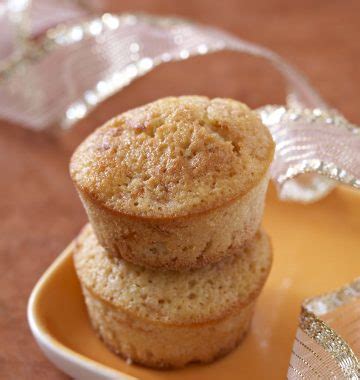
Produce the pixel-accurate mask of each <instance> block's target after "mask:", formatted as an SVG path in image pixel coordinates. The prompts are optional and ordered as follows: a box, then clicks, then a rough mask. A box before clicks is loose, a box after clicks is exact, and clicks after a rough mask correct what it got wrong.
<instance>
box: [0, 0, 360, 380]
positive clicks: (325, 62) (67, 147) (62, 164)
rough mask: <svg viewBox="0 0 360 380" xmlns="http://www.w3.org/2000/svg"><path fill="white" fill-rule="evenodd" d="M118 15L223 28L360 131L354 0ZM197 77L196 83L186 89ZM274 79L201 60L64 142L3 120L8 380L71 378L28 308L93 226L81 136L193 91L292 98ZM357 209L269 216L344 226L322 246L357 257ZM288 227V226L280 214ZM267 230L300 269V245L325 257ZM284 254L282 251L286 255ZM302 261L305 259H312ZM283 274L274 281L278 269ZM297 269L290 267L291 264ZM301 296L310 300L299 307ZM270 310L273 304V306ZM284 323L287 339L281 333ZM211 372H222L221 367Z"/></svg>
mask: <svg viewBox="0 0 360 380" xmlns="http://www.w3.org/2000/svg"><path fill="white" fill-rule="evenodd" d="M114 4H115V2H114ZM117 4H118V3H117ZM112 10H121V11H123V10H144V11H149V12H154V13H161V14H171V13H173V14H174V13H177V14H179V15H180V16H184V17H192V18H194V19H197V20H199V21H201V22H203V23H210V24H213V25H217V26H220V27H223V28H225V29H226V30H229V31H231V32H234V33H236V34H237V35H239V36H243V37H245V38H248V39H250V40H252V41H254V42H258V43H262V44H264V45H267V46H269V47H271V48H273V49H274V50H275V51H277V52H278V53H280V54H281V55H283V56H284V57H285V58H287V59H288V60H289V61H290V62H291V63H293V64H295V65H296V66H297V67H298V68H300V69H301V70H302V71H303V72H304V73H305V74H306V75H307V76H308V77H309V78H310V80H311V82H312V83H313V84H314V85H315V87H316V88H317V89H318V90H319V91H320V93H321V94H323V95H324V98H325V99H326V100H327V101H328V102H329V103H330V104H332V105H334V106H335V107H336V108H338V109H339V110H341V111H342V112H343V113H344V114H345V116H347V117H348V118H349V119H350V120H352V121H353V122H356V123H358V124H359V123H360V109H359V107H358V101H359V96H360V93H359V88H358V87H357V86H356V85H355V84H356V83H359V81H360V72H359V70H357V62H358V61H359V57H360V51H359V47H358V38H357V37H358V36H359V33H360V32H359V25H358V14H359V11H360V4H359V2H358V1H356V0H355V1H347V2H346V5H344V2H342V1H336V0H334V1H328V2H317V3H316V2H313V1H310V0H307V1H302V2H298V3H292V4H291V5H290V4H289V2H288V1H280V0H271V1H266V2H265V1H257V2H250V3H249V2H247V1H229V2H226V6H221V7H219V6H218V2H209V1H193V2H183V3H177V4H176V7H175V5H174V4H173V3H170V2H167V1H153V2H148V1H140V0H139V1H131V2H129V1H123V2H122V3H121V6H119V5H116V4H115V5H114V6H113V7H112ZM259 25H261V28H259ZM319 31H321V32H319ZM205 62H206V64H205ZM204 64H205V66H204ZM189 76H190V77H191V81H188V78H189ZM276 78H277V76H276V74H275V73H274V72H273V71H271V70H270V69H269V68H264V69H263V66H262V65H260V63H259V62H255V61H254V60H253V59H250V58H248V57H244V59H240V60H239V56H238V55H235V54H234V55H232V54H226V55H217V56H213V57H209V58H196V59H194V60H192V61H188V62H182V63H178V64H174V65H168V66H164V67H161V68H159V69H158V70H156V71H154V73H153V74H151V75H150V76H149V77H146V78H143V79H141V80H139V81H137V82H136V83H134V85H133V86H132V87H130V88H128V89H126V90H125V91H124V92H123V93H122V94H120V95H119V96H116V97H115V98H113V99H110V100H109V101H108V102H106V103H105V104H104V105H103V106H102V107H101V108H100V109H99V110H98V111H96V112H95V113H93V114H92V115H91V116H90V117H89V118H88V119H87V120H86V122H84V123H82V126H81V127H80V128H78V129H77V130H76V131H74V132H71V134H70V135H69V136H68V137H62V138H60V139H54V138H52V137H49V136H47V135H38V134H34V133H31V132H29V131H24V130H22V129H20V128H18V127H16V126H12V125H11V126H10V125H9V124H5V123H2V125H1V129H0V145H1V149H0V152H1V153H0V154H1V156H0V167H1V172H2V177H1V185H0V192H1V201H0V208H1V215H2V218H1V221H0V229H1V234H0V252H1V255H0V261H1V262H0V265H1V269H2V273H3V276H2V277H1V279H0V284H1V289H2V291H1V294H0V300H1V301H0V305H1V306H0V307H1V314H0V340H1V342H2V344H3V345H4V346H6V348H7V349H6V350H3V351H2V352H1V353H0V358H1V359H0V361H1V366H0V368H1V370H0V371H1V376H2V377H4V378H6V379H24V378H27V377H29V374H31V375H32V376H33V377H36V378H37V379H65V378H66V376H64V375H62V374H61V373H60V372H59V371H58V370H57V369H56V368H54V367H53V366H52V365H51V364H50V363H49V362H48V361H47V359H46V358H45V357H44V356H43V355H42V353H41V352H40V351H39V350H38V348H37V347H36V344H35V342H34V341H33V339H32V337H31V335H30V332H29V330H28V327H27V323H26V319H25V306H26V301H27V298H28V295H29V293H30V290H31V288H32V287H33V285H34V284H35V282H36V280H37V278H38V277H39V276H40V275H41V273H42V272H43V271H44V270H45V269H46V267H47V266H48V265H49V264H50V263H51V262H52V261H53V259H54V258H55V257H56V256H57V255H58V253H59V252H60V251H61V250H62V249H63V248H64V247H65V246H66V245H67V244H68V242H69V241H70V240H71V239H72V238H73V237H74V236H75V234H76V233H77V232H78V231H79V229H80V228H81V226H82V225H83V224H84V223H85V220H86V218H85V213H84V212H83V211H82V206H81V204H80V202H79V200H78V197H77V195H76V193H75V191H74V190H73V187H72V185H71V181H70V179H69V178H68V174H67V166H68V161H69V158H70V154H71V152H72V150H73V148H74V147H75V146H76V145H77V144H78V143H79V142H80V141H81V140H82V138H84V136H85V135H86V134H88V133H89V132H90V131H91V130H92V129H93V128H95V127H97V126H98V125H100V124H101V123H103V122H105V121H106V120H107V119H109V118H110V117H112V116H113V115H114V114H115V113H118V112H120V111H124V110H126V109H129V108H131V107H135V106H137V105H139V104H143V103H146V102H148V101H151V100H154V99H156V98H158V97H161V96H167V95H181V94H184V93H188V94H189V93H202V94H206V95H208V96H211V97H214V96H227V97H232V98H235V99H242V100H243V101H245V102H246V103H248V104H249V105H250V106H252V107H255V106H260V105H263V104H267V103H280V102H281V100H282V94H283V93H282V90H281V86H280V83H279V81H278V80H277V79H276ZM160 84H161V85H160ZM85 129H86V131H85ZM347 207H348V208H349V210H348V211H349V212H350V211H351V210H352V209H353V205H351V204H350V203H348V202H347V201H346V199H345V198H344V196H343V194H342V193H337V192H335V193H334V194H333V195H331V196H330V197H329V198H328V199H327V200H324V201H322V202H321V203H320V204H317V205H314V206H312V207H311V209H310V208H302V207H301V206H295V205H293V206H290V205H286V204H283V205H280V204H278V203H276V206H275V205H274V206H273V207H271V208H270V209H269V210H268V211H269V214H268V215H270V212H272V211H274V212H275V211H276V212H277V211H278V212H281V213H282V215H285V214H286V212H287V211H288V212H290V210H291V212H296V213H300V215H302V217H303V218H304V219H305V217H306V216H308V217H309V218H313V220H315V221H319V223H318V227H319V228H320V229H321V232H322V233H326V231H325V226H326V228H328V229H329V230H332V231H335V228H336V231H337V233H335V232H334V233H333V234H332V235H331V236H329V238H328V243H325V242H323V243H322V245H321V248H320V249H322V250H324V249H328V250H331V249H335V248H336V247H337V248H338V249H339V251H341V252H344V249H345V251H347V252H348V250H349V249H350V248H351V247H350V246H349V245H347V243H346V242H341V240H340V237H339V234H340V235H341V234H342V233H345V230H349V228H350V227H351V226H352V228H351V230H352V231H354V233H355V232H357V231H358V230H359V223H358V219H355V218H354V219H353V221H352V222H351V220H352V219H349V217H348V213H347V212H346V213H345V211H346V210H347ZM328 208H332V209H333V210H334V212H337V213H339V215H340V216H341V218H342V222H341V225H340V224H337V221H336V218H332V216H331V215H332V214H327V213H326V214H325V216H326V219H325V220H324V222H325V224H324V227H322V224H321V223H320V220H319V215H320V213H321V212H322V211H324V210H325V209H328ZM302 210H303V211H302ZM304 214H305V215H304ZM279 218H280V219H279V220H278V222H279V223H280V222H281V217H280V216H279ZM265 223H266V225H268V229H269V232H270V234H271V235H272V236H274V237H275V250H276V252H277V253H284V255H282V258H284V259H285V260H290V259H287V258H286V257H287V255H286V254H288V253H289V252H291V247H292V246H293V244H294V241H299V239H301V240H302V243H301V244H302V245H301V248H298V249H299V250H300V252H299V253H298V257H297V258H298V259H300V257H302V258H303V259H304V260H306V257H307V260H308V261H309V263H310V262H312V261H313V257H314V256H316V249H318V248H319V247H318V246H317V247H316V246H314V241H315V240H316V236H317V234H318V233H319V232H318V231H317V232H316V233H315V231H314V232H313V233H312V232H311V230H307V229H305V230H304V229H302V230H298V229H297V230H296V231H295V230H294V229H292V228H291V227H290V226H288V225H287V228H286V229H285V232H286V233H287V238H286V239H287V240H286V241H288V239H291V240H292V241H291V244H290V242H289V244H287V243H286V241H285V242H284V241H283V240H281V239H280V235H279V236H277V235H276V234H275V235H274V232H275V231H274V230H273V229H272V226H273V222H272V221H271V220H269V219H268V220H266V221H265ZM331 227H333V229H331ZM304 228H305V227H304ZM339 228H340V230H339ZM342 228H343V229H342ZM309 234H310V235H309ZM344 244H345V246H344ZM334 247H335V248H334ZM279 249H280V250H281V249H282V250H283V252H279ZM304 252H305V253H307V255H305V258H304ZM293 253H297V251H296V252H293ZM291 260H292V259H291ZM333 260H334V258H333V257H332V258H331V260H329V263H328V264H326V265H325V267H323V276H324V277H326V276H328V275H329V276H331V275H334V268H333V266H332V263H333V262H334V261H333ZM286 262H287V261H286ZM275 263H276V258H275ZM341 265H344V266H345V265H346V266H347V269H346V271H347V273H348V275H347V276H345V275H343V276H342V277H341V278H338V279H337V280H336V284H335V283H334V285H335V286H338V285H341V284H342V283H345V282H346V281H348V280H349V279H351V277H352V276H355V275H356V274H358V270H357V268H355V267H351V268H349V264H348V263H347V262H345V261H344V263H343V264H341ZM275 269H276V271H275V273H276V272H277V267H276V268H275ZM287 269H289V270H291V268H290V267H288V268H287ZM343 270H344V271H345V268H343ZM314 271H315V268H314ZM275 273H274V274H275ZM314 275H315V272H314ZM317 278H318V277H317ZM298 281H299V283H300V282H301V279H300V278H298ZM319 281H320V280H319ZM314 286H315V285H314V283H312V287H311V289H310V288H309V289H308V288H306V291H305V293H306V294H305V293H304V295H305V296H310V295H312V294H314ZM332 287H333V286H332V285H330V284H321V283H317V288H316V291H317V292H322V291H325V290H328V289H331V288H332ZM301 297H302V294H301V295H300V299H301ZM277 299H278V298H277ZM300 299H298V301H299V303H298V304H294V305H293V309H292V310H293V312H292V313H291V315H290V316H289V317H291V318H292V321H291V322H289V323H288V325H287V327H288V330H289V333H288V334H287V335H286V337H283V339H282V342H284V343H283V344H284V345H287V346H288V351H287V352H285V354H283V355H282V354H280V353H279V355H276V356H275V357H274V358H272V359H271V360H272V361H271V362H269V363H268V364H269V366H267V367H266V368H267V372H266V374H267V376H269V378H274V379H278V378H279V375H278V373H277V374H275V368H272V366H271V364H273V360H274V359H276V360H277V362H276V363H277V365H279V366H281V367H282V369H283V376H282V377H285V375H286V371H287V366H288V358H289V357H290V351H291V346H292V342H293V336H294V333H295V328H296V324H297V315H298V311H299V309H298V308H299V305H300ZM270 306H271V307H272V306H273V305H272V304H271V305H270V304H269V307H270ZM259 311H261V310H259ZM282 313H285V309H281V310H280V311H279V314H278V315H277V316H276V317H275V316H274V318H275V319H276V320H277V318H279V319H278V321H279V323H280V322H281V327H283V326H284V323H286V322H285V320H284V315H283V314H282ZM259 318H260V316H259ZM276 326H277V328H278V330H279V329H280V324H278V325H276ZM275 334H278V333H277V332H275ZM276 336H277V335H276ZM253 352H254V355H255V354H256V353H257V352H258V349H255V348H253ZM269 368H270V372H269ZM209 370H210V371H212V369H211V368H209ZM263 376H264V373H262V372H261V368H260V367H258V368H257V372H256V373H255V374H254V378H259V379H261V378H263Z"/></svg>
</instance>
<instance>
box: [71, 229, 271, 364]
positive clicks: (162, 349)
mask: <svg viewBox="0 0 360 380" xmlns="http://www.w3.org/2000/svg"><path fill="white" fill-rule="evenodd" d="M74 253H75V254H74V261H75V267H76V271H77V274H78V276H79V279H80V282H81V285H82V289H83V293H84V295H85V300H86V304H87V307H88V312H89V315H90V319H91V321H92V324H93V326H94V328H95V329H96V331H97V332H98V334H99V335H100V337H101V338H102V339H103V340H104V341H105V343H106V344H107V345H108V346H109V347H110V348H111V349H112V350H113V351H115V352H117V353H119V354H120V355H122V356H124V357H126V358H129V359H131V360H133V361H136V362H139V363H142V364H145V365H148V366H153V367H180V366H183V365H185V364H187V363H190V362H193V361H197V362H209V361H212V360H214V359H215V358H217V357H219V356H222V355H224V354H225V353H227V352H229V351H230V350H231V349H233V348H234V347H236V345H237V344H238V343H239V342H240V341H241V339H242V337H243V336H244V334H245V332H246V331H247V329H248V326H249V323H250V320H251V315H252V311H253V306H254V303H255V301H256V298H257V296H258V293H259V292H260V290H261V288H262V286H263V285H264V283H265V281H266V278H267V276H268V273H269V270H270V267H271V257H272V253H271V246H270V242H269V239H268V238H267V236H266V235H265V234H264V233H263V232H259V233H257V234H256V236H255V238H254V239H253V241H251V242H249V243H248V244H247V246H246V247H244V248H243V249H242V250H239V252H237V254H234V255H233V256H231V257H228V258H226V259H224V260H223V261H221V262H220V263H217V264H214V265H210V266H208V267H206V268H202V269H198V270H192V271H187V272H171V271H170V272H159V271H153V270H151V269H147V268H143V267H139V266H136V265H133V264H131V263H128V262H125V261H123V260H121V259H118V258H116V257H112V256H110V255H108V254H107V253H106V252H105V251H104V249H103V248H102V247H101V246H100V245H99V244H98V243H97V241H96V237H95V235H94V234H93V232H92V231H91V228H90V227H89V226H88V227H87V228H85V229H84V231H83V232H82V233H81V235H80V237H79V239H78V244H77V245H76V246H75V248H74Z"/></svg>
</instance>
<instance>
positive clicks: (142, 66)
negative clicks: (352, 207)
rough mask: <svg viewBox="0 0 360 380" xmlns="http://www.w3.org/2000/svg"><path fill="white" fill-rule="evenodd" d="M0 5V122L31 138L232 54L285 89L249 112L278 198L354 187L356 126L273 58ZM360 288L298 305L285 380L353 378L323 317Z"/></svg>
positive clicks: (345, 350) (65, 11) (134, 25)
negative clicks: (252, 60)
mask: <svg viewBox="0 0 360 380" xmlns="http://www.w3.org/2000/svg"><path fill="white" fill-rule="evenodd" d="M4 4H5V5H4ZM19 4H20V5H19ZM0 5H1V6H2V7H3V12H1V13H0V46H1V47H2V48H1V49H0V60H1V61H0V63H1V68H0V117H2V118H6V119H9V120H11V121H13V122H17V123H19V124H21V125H23V126H25V127H28V128H31V129H34V130H38V131H40V130H44V129H46V128H50V127H52V126H54V125H58V126H59V127H61V128H63V129H67V128H70V127H72V126H73V125H74V124H75V123H76V122H77V121H78V120H80V119H82V118H84V117H85V116H86V115H87V114H88V113H89V112H90V111H91V110H92V109H93V108H94V107H96V106H97V105H98V104H100V103H101V102H102V101H103V100H105V99H106V98H108V97H109V96H111V95H112V94H114V93H115V92H118V91H120V90H121V89H122V88H124V87H125V86H127V85H129V84H130V83H131V82H132V81H133V80H134V79H136V78H138V77H140V76H142V75H145V74H146V73H148V72H150V71H151V70H153V69H154V68H155V67H156V66H158V65H160V64H162V63H166V62H171V61H179V60H186V59H188V58H190V57H192V56H196V55H205V54H209V53H212V52H216V51H222V50H232V51H237V52H242V53H247V54H251V55H254V56H258V57H261V58H264V59H265V60H267V61H268V62H270V63H271V64H272V65H273V66H274V67H275V68H276V69H277V70H278V71H279V72H280V73H281V75H282V76H283V77H284V79H285V81H286V83H287V87H288V96H287V104H286V105H280V106H270V105H269V106H265V107H261V108H259V109H257V112H258V114H259V116H260V117H261V119H262V121H263V122H264V124H265V125H266V126H267V127H268V128H269V129H270V131H271V133H272V135H273V138H274V140H275V142H276V154H275V160H274V163H273V165H272V169H271V174H272V179H273V180H274V182H275V183H276V185H277V188H278V194H279V196H280V198H281V199H289V200H295V201H301V202H311V201H314V200H317V199H319V198H321V197H322V196H324V195H325V194H327V193H328V192H329V191H330V190H331V189H332V188H333V187H334V185H335V183H336V182H335V181H338V182H341V183H343V184H346V185H349V186H352V187H354V188H360V134H359V128H358V127H356V126H354V125H352V124H350V123H349V122H348V121H347V120H346V119H345V118H344V117H342V116H341V115H340V114H339V113H338V112H336V111H334V110H330V109H329V108H328V106H327V105H326V104H325V102H324V101H323V100H322V99H321V97H320V96H319V94H317V92H316V91H315V90H314V89H313V88H312V87H311V86H310V85H309V84H308V82H307V81H306V79H305V78H304V77H303V76H302V75H301V74H300V73H299V72H297V71H296V70H295V69H294V68H293V67H292V66H290V65H289V64H288V63H287V62H286V61H285V60H284V59H282V58H281V57H280V56H279V55H277V54H276V53H274V52H272V51H271V50H269V49H266V48H264V47H261V46H259V45H256V44H253V43H250V42H248V41H245V40H242V39H240V38H238V37H235V36H232V35H230V34H228V33H225V32H223V31H221V30H218V29H215V28H212V27H208V26H203V25H199V24H195V23H191V22H188V21H184V20H179V19H174V18H164V17H154V16H149V15H135V14H122V15H116V14H109V13H105V14H102V15H92V16H90V14H91V11H90V10H89V8H87V9H85V8H84V7H82V6H80V3H79V2H77V3H73V2H64V1H63V2H56V1H44V0H37V1H33V2H32V3H30V1H25V0H23V1H21V2H19V1H17V2H15V1H14V0H13V1H8V2H6V3H4V2H2V3H0ZM92 9H93V8H92ZM1 18H2V19H1ZM29 21H31V22H29ZM65 21H66V24H60V25H57V24H58V23H59V22H61V23H63V22H65ZM50 26H53V27H51V28H49V27H50ZM24 83H26V86H24ZM19 110H21V112H19ZM359 283H360V280H358V281H357V282H355V283H353V284H351V285H349V286H348V287H346V288H344V289H342V290H340V291H339V292H337V293H333V294H331V295H328V296H322V297H318V298H315V299H313V300H310V301H306V302H305V303H304V305H303V310H302V314H301V318H300V325H299V330H298V333H297V336H296V340H295V344H294V350H293V355H292V358H291V362H290V367H289V373H288V377H289V378H291V379H295V378H296V379H306V378H313V377H320V378H329V376H333V377H334V378H335V377H336V378H354V379H355V378H356V379H357V378H358V377H357V376H358V375H359V360H358V357H357V356H356V353H358V351H357V350H356V349H358V348H359V347H355V348H356V349H355V348H354V347H353V350H352V349H351V348H350V345H349V344H348V343H346V341H345V340H343V339H342V338H340V336H339V335H338V334H337V333H336V332H335V329H336V330H337V331H340V332H342V331H343V330H342V328H343V327H342V323H343V320H342V319H341V321H340V319H338V318H337V317H334V319H331V318H330V319H329V318H328V317H324V314H326V313H330V314H333V313H335V311H336V310H337V308H338V307H341V308H343V307H347V308H349V310H350V311H349V314H348V315H350V316H351V315H353V312H354V310H355V311H356V307H357V306H356V304H357V302H358V301H357V300H358V297H359V294H360V285H359ZM350 301H351V302H350ZM349 305H350V306H349ZM320 318H321V319H320ZM336 321H339V323H337V322H336ZM355 323H359V322H358V321H354V322H353V324H355ZM349 326H350V325H349ZM343 337H345V338H346V334H345V335H343ZM312 376H313V377H312Z"/></svg>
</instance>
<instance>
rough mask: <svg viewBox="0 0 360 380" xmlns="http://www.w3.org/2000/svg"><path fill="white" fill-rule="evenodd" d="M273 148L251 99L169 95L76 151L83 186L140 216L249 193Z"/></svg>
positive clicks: (73, 167)
mask: <svg viewBox="0 0 360 380" xmlns="http://www.w3.org/2000/svg"><path fill="white" fill-rule="evenodd" d="M273 153H274V142H273V140H272V138H271V135H270V133H269V131H268V129H267V128H266V127H265V126H264V125H263V124H262V123H261V121H260V119H259V118H258V116H257V115H256V114H255V113H254V112H253V111H251V110H250V109H249V108H248V107H247V106H246V105H245V104H243V103H240V102H237V101H235V100H231V99H221V98H215V99H208V98H207V97H202V96H182V97H168V98H163V99H160V100H157V101H155V102H153V103H149V104H147V105H144V106H142V107H139V108H135V109H132V110H130V111H128V112H125V113H123V114H121V115H119V116H117V117H115V118H113V119H111V120H110V121H109V122H107V123H106V124H105V125H103V126H102V127H100V128H98V129H97V130H96V131H95V132H93V133H92V134H91V135H90V136H89V137H88V138H87V139H86V140H85V141H84V142H83V143H82V144H81V145H80V146H79V147H78V148H77V150H76V151H75V153H74V155H73V156H72V159H71V163H70V173H71V176H72V179H73V180H74V182H75V184H76V186H77V188H78V189H79V190H81V191H83V192H85V193H86V194H87V195H88V196H90V197H91V198H92V199H93V200H94V201H96V202H99V203H100V204H101V205H103V206H104V207H106V208H108V209H111V210H114V211H117V212H120V213H124V214H128V215H134V216H143V217H176V216H185V215H189V214H194V213H200V212H203V211H207V210H210V209H212V208H215V207H218V206H221V205H222V204H224V203H226V202H228V201H230V200H232V199H235V198H237V197H239V196H242V195H244V194H246V193H247V192H248V191H249V190H251V189H252V188H253V187H254V186H256V185H257V184H258V183H259V181H260V180H261V179H262V178H263V177H264V176H265V175H266V173H267V171H268V169H269V166H270V163H271V161H272V158H273Z"/></svg>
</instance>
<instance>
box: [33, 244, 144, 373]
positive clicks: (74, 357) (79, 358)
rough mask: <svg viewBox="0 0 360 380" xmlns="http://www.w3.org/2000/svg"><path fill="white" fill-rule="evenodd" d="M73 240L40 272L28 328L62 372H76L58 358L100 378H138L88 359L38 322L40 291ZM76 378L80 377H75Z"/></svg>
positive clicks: (69, 252)
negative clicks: (66, 367) (64, 365)
mask: <svg viewBox="0 0 360 380" xmlns="http://www.w3.org/2000/svg"><path fill="white" fill-rule="evenodd" d="M73 247H74V242H71V243H70V244H69V245H68V246H67V247H66V248H65V249H64V250H63V252H62V253H60V255H59V256H58V257H56V259H55V260H54V261H53V262H52V263H51V265H50V266H49V267H48V268H47V269H46V270H45V272H44V273H43V274H42V275H41V277H40V279H39V280H38V281H37V283H36V284H35V286H34V288H33V290H32V291H31V294H30V297H29V300H28V304H27V321H28V324H29V327H30V330H31V332H32V334H33V336H34V338H35V341H36V343H37V344H38V346H39V347H40V349H41V351H42V352H43V353H44V354H45V356H46V357H47V359H49V360H50V361H51V362H52V364H54V365H55V366H56V367H57V368H58V369H60V370H61V371H63V372H65V373H66V374H68V375H70V376H74V375H76V373H74V372H73V371H69V370H68V369H65V368H64V367H62V366H61V365H60V364H59V360H56V361H55V360H54V358H56V359H60V361H61V362H64V363H69V364H71V366H72V367H73V368H74V369H75V370H76V368H79V369H81V370H83V371H87V372H88V373H89V374H92V375H95V376H98V377H99V378H102V379H121V380H137V379H138V378H137V377H134V376H131V375H128V374H125V373H123V372H121V371H118V370H116V369H112V368H111V367H108V366H106V365H105V364H101V363H99V362H97V361H95V360H93V359H90V358H88V357H86V356H84V355H82V354H80V353H78V352H76V351H74V350H72V349H70V348H68V347H66V346H65V345H63V344H62V343H61V342H59V341H58V340H57V339H56V338H54V337H53V336H52V335H51V334H49V333H48V332H47V331H45V329H44V327H43V326H42V324H41V323H40V322H39V317H38V313H37V303H38V300H39V297H40V296H41V293H42V291H43V289H44V287H45V286H46V284H47V282H48V280H49V279H50V277H51V276H52V275H53V274H54V273H55V272H56V270H57V268H58V267H59V266H61V264H62V263H63V262H64V261H65V260H66V259H67V258H68V257H69V256H70V255H71V254H72V250H73ZM78 378H79V377H78Z"/></svg>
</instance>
